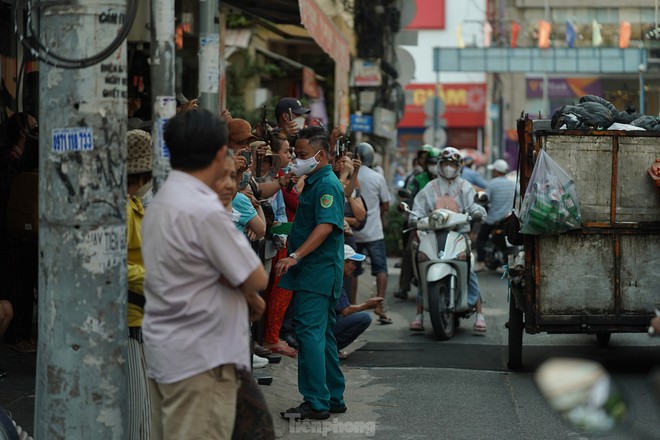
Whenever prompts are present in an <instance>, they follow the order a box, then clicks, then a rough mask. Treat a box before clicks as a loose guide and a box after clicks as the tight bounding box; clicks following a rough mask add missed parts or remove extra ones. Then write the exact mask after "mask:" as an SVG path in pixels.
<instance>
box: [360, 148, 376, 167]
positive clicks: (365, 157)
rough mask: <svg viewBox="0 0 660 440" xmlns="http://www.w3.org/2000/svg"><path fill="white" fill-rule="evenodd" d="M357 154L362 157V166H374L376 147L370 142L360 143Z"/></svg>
mask: <svg viewBox="0 0 660 440" xmlns="http://www.w3.org/2000/svg"><path fill="white" fill-rule="evenodd" d="M357 154H358V155H359V156H360V160H361V161H362V165H365V166H368V167H369V168H371V166H372V165H373V164H374V147H372V146H371V144H369V143H368V142H360V144H359V145H358V146H357Z"/></svg>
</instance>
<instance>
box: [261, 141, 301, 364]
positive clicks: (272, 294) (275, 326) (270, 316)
mask: <svg viewBox="0 0 660 440" xmlns="http://www.w3.org/2000/svg"><path fill="white" fill-rule="evenodd" d="M269 144H270V146H271V150H272V152H273V155H274V156H277V157H279V163H280V165H281V167H280V169H279V170H278V174H277V177H278V178H281V177H283V176H284V175H286V174H287V173H288V172H289V169H290V163H291V148H290V147H289V142H288V141H287V138H286V134H285V133H284V131H283V130H282V129H280V128H275V129H273V130H271V132H270V134H269ZM295 179H296V181H297V180H298V178H297V177H296V178H295ZM290 189H291V191H287V190H286V188H284V189H282V190H280V191H279V193H278V195H279V196H282V197H283V200H284V205H285V208H286V214H285V216H284V219H278V221H280V222H287V221H293V217H294V215H295V212H296V209H297V208H298V188H296V187H295V186H292V187H291V188H290ZM281 243H282V244H283V246H282V247H281V248H280V249H278V251H277V254H276V255H275V257H274V258H273V261H272V270H271V273H270V277H269V283H268V287H267V288H266V298H265V299H266V314H265V326H264V341H263V346H264V347H266V348H267V349H269V350H271V351H273V352H275V353H280V354H283V355H285V356H291V357H295V356H296V355H297V354H298V351H297V350H296V349H295V348H293V347H291V346H290V345H289V344H288V343H287V342H286V340H284V339H280V330H281V329H282V323H283V321H284V315H285V313H286V310H287V308H288V307H289V303H290V302H291V295H292V294H293V292H291V291H290V290H287V289H282V288H281V287H279V286H278V284H279V282H280V277H279V276H277V274H276V273H275V266H276V265H277V262H278V261H280V260H281V259H282V258H286V256H287V249H286V239H285V240H282V241H281Z"/></svg>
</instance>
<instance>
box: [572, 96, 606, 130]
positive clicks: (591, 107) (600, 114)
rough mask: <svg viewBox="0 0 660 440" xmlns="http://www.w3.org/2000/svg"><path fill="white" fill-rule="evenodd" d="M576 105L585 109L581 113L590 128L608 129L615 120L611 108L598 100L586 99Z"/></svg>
mask: <svg viewBox="0 0 660 440" xmlns="http://www.w3.org/2000/svg"><path fill="white" fill-rule="evenodd" d="M606 102H607V101H606ZM576 107H580V108H581V109H582V110H583V111H582V113H581V114H582V117H583V119H584V123H585V125H586V126H587V127H588V128H593V129H596V130H606V129H607V128H609V126H610V125H612V122H613V121H614V117H613V116H612V112H611V111H610V109H609V108H607V107H606V106H604V105H603V104H600V103H598V102H595V101H585V102H581V103H579V104H578V105H577V106H576ZM612 108H614V107H612ZM615 111H616V109H615Z"/></svg>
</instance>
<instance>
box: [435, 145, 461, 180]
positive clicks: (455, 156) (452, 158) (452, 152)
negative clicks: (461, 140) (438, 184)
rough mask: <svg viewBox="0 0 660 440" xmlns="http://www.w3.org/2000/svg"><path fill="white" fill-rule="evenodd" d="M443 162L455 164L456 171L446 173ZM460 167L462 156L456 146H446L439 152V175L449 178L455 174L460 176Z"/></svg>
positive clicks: (454, 176)
mask: <svg viewBox="0 0 660 440" xmlns="http://www.w3.org/2000/svg"><path fill="white" fill-rule="evenodd" d="M445 162H449V163H453V164H456V171H455V172H451V173H448V172H447V171H446V170H445V169H444V167H443V163H445ZM462 168H463V158H462V157H461V153H460V152H459V151H458V150H457V149H456V148H454V147H446V148H445V149H443V150H442V153H440V175H441V176H442V177H444V178H445V179H449V180H451V179H454V178H456V177H457V176H460V174H461V169H462Z"/></svg>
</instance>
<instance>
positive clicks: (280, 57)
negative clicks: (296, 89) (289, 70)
mask: <svg viewBox="0 0 660 440" xmlns="http://www.w3.org/2000/svg"><path fill="white" fill-rule="evenodd" d="M257 52H261V53H262V54H264V55H266V56H267V57H270V58H272V59H274V60H278V61H282V62H284V63H286V64H288V65H290V66H292V67H295V68H296V69H309V70H312V71H314V70H313V69H312V68H311V67H307V66H305V65H304V64H300V63H299V62H298V61H294V60H292V59H291V58H287V57H285V56H284V55H280V54H279V53H275V52H272V51H270V50H268V49H264V48H262V47H257ZM314 77H315V78H316V79H317V80H319V81H325V80H326V78H325V77H324V76H321V75H318V74H316V73H315V74H314Z"/></svg>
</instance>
